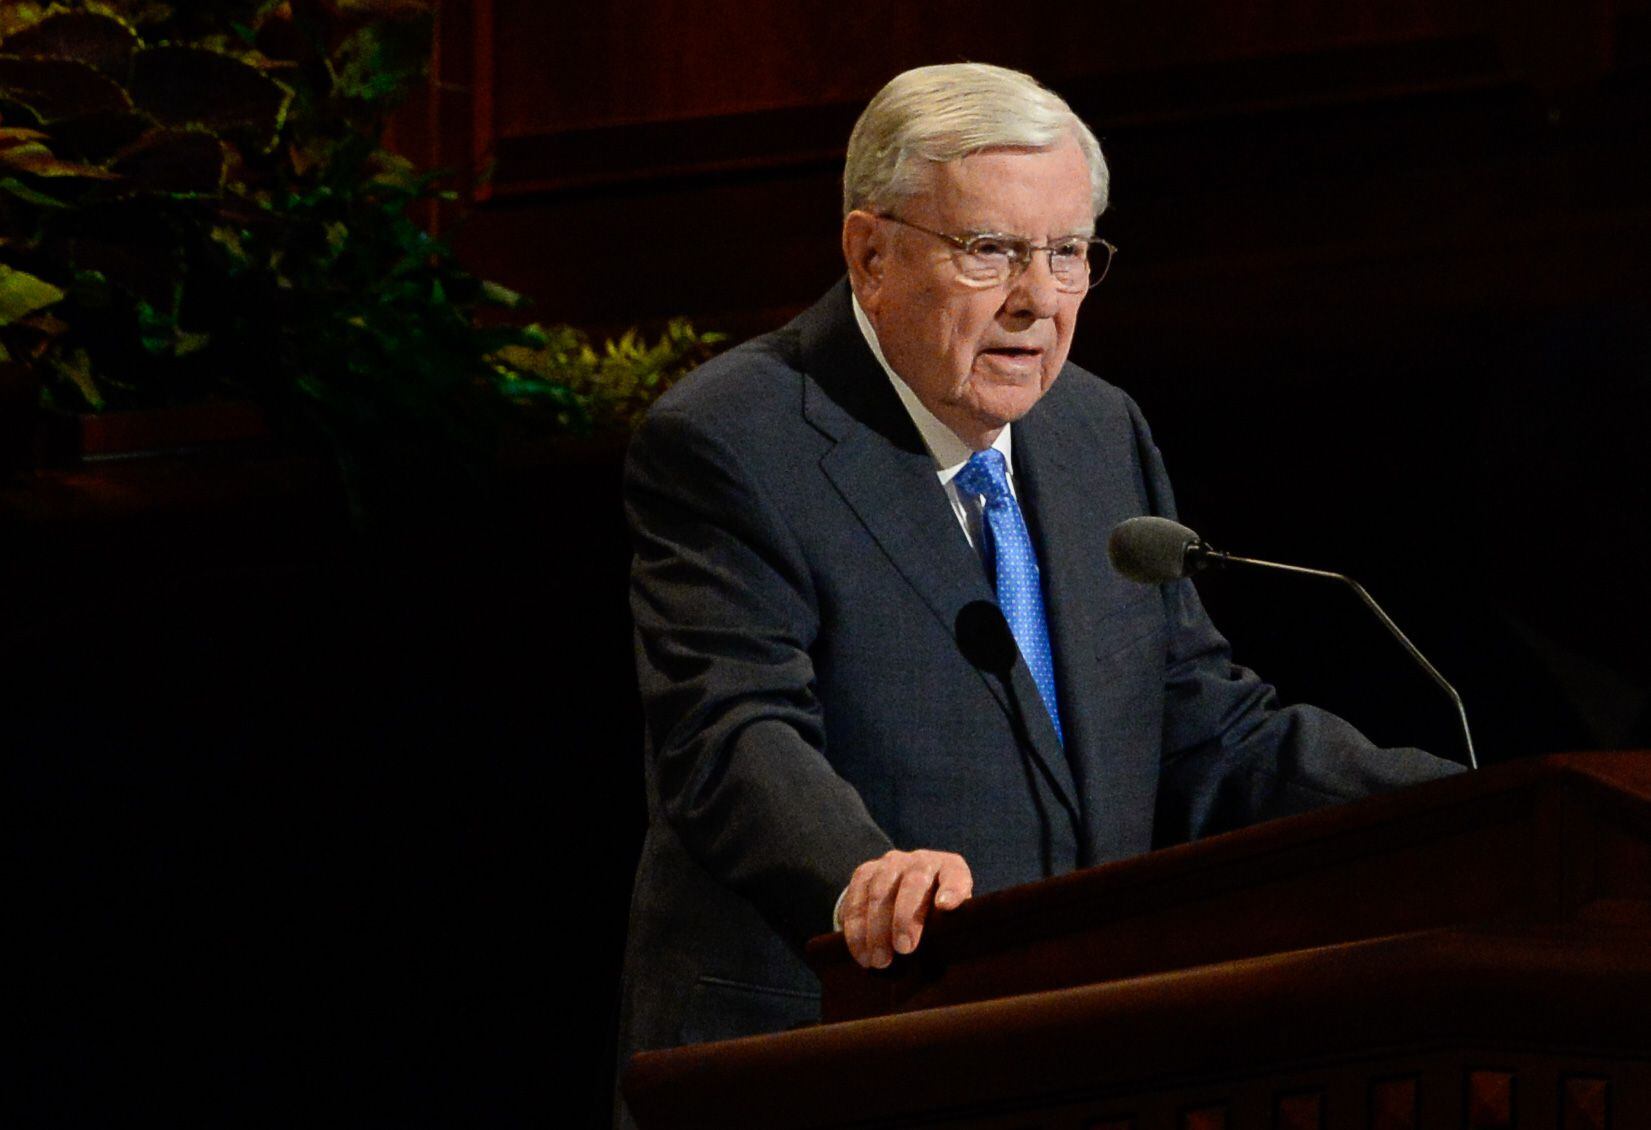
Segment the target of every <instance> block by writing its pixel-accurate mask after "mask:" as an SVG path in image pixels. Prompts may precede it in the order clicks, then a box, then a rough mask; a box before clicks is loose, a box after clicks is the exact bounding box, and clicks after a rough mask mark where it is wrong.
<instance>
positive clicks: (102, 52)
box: [3, 12, 138, 80]
mask: <svg viewBox="0 0 1651 1130" xmlns="http://www.w3.org/2000/svg"><path fill="white" fill-rule="evenodd" d="M137 42H138V34H137V32H135V31H133V30H132V29H131V27H129V26H128V25H127V24H126V23H124V22H123V21H121V20H119V19H116V18H115V17H114V16H110V15H104V14H102V13H98V12H53V13H51V14H50V15H48V16H47V17H46V18H45V19H43V20H41V21H40V22H39V23H37V24H34V25H33V26H31V27H26V28H23V29H21V30H20V31H14V32H12V33H11V34H10V35H8V36H7V37H6V39H5V43H4V45H3V47H4V50H5V52H6V54H8V55H26V56H32V57H35V58H58V59H79V60H80V61H81V62H83V63H89V64H91V65H92V66H94V67H96V68H97V69H98V70H100V71H102V72H103V73H104V74H106V75H109V76H111V77H113V78H115V79H117V80H120V79H124V78H125V77H126V75H127V72H128V70H129V69H130V67H131V64H132V50H133V48H135V47H136V46H137Z"/></svg>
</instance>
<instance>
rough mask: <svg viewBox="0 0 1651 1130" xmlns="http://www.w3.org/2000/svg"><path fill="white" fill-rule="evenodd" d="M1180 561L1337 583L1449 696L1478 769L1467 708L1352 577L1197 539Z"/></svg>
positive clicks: (1195, 566)
mask: <svg viewBox="0 0 1651 1130" xmlns="http://www.w3.org/2000/svg"><path fill="white" fill-rule="evenodd" d="M1184 560H1185V565H1186V572H1193V571H1195V570H1198V569H1210V568H1225V567H1226V566H1229V565H1244V566H1249V567H1251V568H1259V569H1277V570H1280V571H1282V572H1285V573H1297V574H1300V575H1301V576H1304V577H1323V578H1325V579H1326V580H1331V581H1340V582H1341V583H1342V584H1344V585H1346V586H1347V587H1348V588H1350V589H1352V590H1353V591H1354V592H1355V593H1357V594H1358V598H1359V599H1360V600H1362V601H1364V603H1365V606H1366V607H1367V608H1369V609H1370V611H1372V612H1374V613H1375V614H1376V618H1377V619H1378V620H1380V621H1381V622H1382V624H1383V625H1384V626H1385V627H1386V628H1387V630H1388V631H1389V632H1391V633H1393V638H1394V639H1396V640H1398V641H1399V643H1400V644H1401V645H1402V646H1403V647H1404V649H1405V650H1406V651H1407V652H1409V653H1410V657H1411V658H1412V659H1414V660H1415V661H1416V663H1417V664H1418V665H1419V666H1420V667H1421V668H1422V670H1423V671H1426V672H1427V674H1428V677H1429V678H1431V679H1432V680H1433V681H1434V682H1435V683H1438V684H1439V687H1440V688H1441V689H1442V690H1443V691H1444V692H1445V693H1446V694H1447V695H1449V696H1450V701H1451V702H1453V703H1455V704H1456V716H1457V718H1458V719H1460V721H1461V723H1462V741H1463V743H1464V744H1465V745H1466V746H1467V751H1468V767H1469V768H1470V769H1478V768H1479V758H1478V757H1477V756H1476V755H1475V754H1474V752H1473V734H1472V733H1471V732H1469V730H1468V712H1467V708H1466V707H1465V706H1463V705H1462V696H1461V695H1459V694H1457V693H1456V688H1455V687H1453V686H1451V685H1450V683H1449V682H1447V681H1446V680H1445V677H1444V676H1443V675H1441V674H1439V669H1438V668H1437V667H1435V666H1433V664H1431V663H1429V662H1428V661H1427V656H1425V655H1423V654H1422V653H1421V651H1420V650H1419V649H1418V648H1417V647H1416V645H1415V644H1413V643H1411V642H1410V637H1409V636H1407V635H1405V634H1404V633H1403V632H1402V631H1400V630H1399V625H1397V624H1395V623H1394V622H1393V618H1392V617H1391V616H1389V615H1388V614H1387V613H1386V612H1384V611H1382V606H1381V605H1379V604H1377V603H1376V598H1375V597H1373V596H1371V595H1370V594H1369V593H1368V592H1366V591H1365V587H1364V586H1363V585H1361V584H1359V582H1357V581H1355V580H1354V579H1353V578H1352V577H1349V576H1348V575H1347V574H1345V573H1332V572H1330V571H1329V570H1327V569H1308V568H1304V567H1303V566H1300V565H1284V564H1282V563H1280V562H1277V561H1261V560H1258V559H1256V558H1254V557H1238V556H1235V555H1234V554H1231V553H1223V552H1221V551H1220V550H1219V549H1215V548H1213V547H1211V546H1209V545H1206V544H1205V543H1204V542H1203V541H1202V540H1201V539H1199V540H1194V541H1192V542H1191V543H1190V544H1188V546H1187V551H1186V557H1185V559H1184Z"/></svg>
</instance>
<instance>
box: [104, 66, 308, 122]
mask: <svg viewBox="0 0 1651 1130" xmlns="http://www.w3.org/2000/svg"><path fill="white" fill-rule="evenodd" d="M291 98H292V92H291V91H289V90H288V89H287V88H286V87H284V86H282V85H281V84H280V83H278V82H276V81H275V80H274V79H272V78H269V77H268V76H266V75H265V74H264V73H263V72H262V71H260V70H259V69H258V68H257V67H254V66H252V65H251V64H250V63H245V62H243V61H241V60H240V59H236V58H233V57H232V56H229V55H220V54H219V53H218V52H216V51H205V50H202V49H200V48H197V47H173V46H165V47H150V48H147V49H145V50H142V51H139V52H138V53H137V54H136V55H135V56H133V58H132V100H133V102H134V103H136V104H137V106H138V107H139V108H141V109H142V110H144V111H145V112H146V113H149V114H153V115H154V116H155V118H156V119H157V120H159V121H160V122H162V123H163V124H166V125H174V126H181V125H204V126H217V127H224V126H249V127H251V128H252V129H253V130H254V131H256V132H257V134H258V135H259V136H260V137H263V138H265V139H273V138H274V137H275V135H276V133H277V131H279V129H280V128H281V123H282V121H283V120H284V119H285V116H286V111H287V104H288V102H289V101H290V100H291Z"/></svg>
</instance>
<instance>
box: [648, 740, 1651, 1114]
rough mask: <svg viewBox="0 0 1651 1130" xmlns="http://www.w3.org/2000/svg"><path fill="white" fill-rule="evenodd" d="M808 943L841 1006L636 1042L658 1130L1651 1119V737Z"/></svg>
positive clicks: (832, 1001)
mask: <svg viewBox="0 0 1651 1130" xmlns="http://www.w3.org/2000/svg"><path fill="white" fill-rule="evenodd" d="M809 957H810V961H811V962H812V963H813V964H814V966H815V968H816V970H817V971H818V972H819V974H820V977H821V981H822V983H823V985H824V1002H823V1010H824V1015H825V1019H826V1023H824V1024H821V1025H819V1026H817V1027H812V1028H807V1029H801V1030H798V1031H794V1032H787V1033H783V1034H780V1035H775V1036H765V1037H756V1038H752V1039H745V1040H731V1041H728V1042H725V1043H720V1044H706V1045H700V1046H697V1047H689V1048H678V1049H674V1050H671V1051H664V1052H652V1053H644V1054H642V1055H639V1056H637V1057H636V1058H635V1060H634V1061H633V1062H632V1066H631V1068H630V1070H629V1072H628V1073H627V1076H626V1080H625V1092H626V1095H627V1098H628V1099H629V1101H630V1104H631V1109H632V1111H633V1113H634V1114H635V1116H636V1118H637V1121H638V1123H639V1124H640V1125H641V1126H642V1127H643V1128H644V1130H664V1128H667V1127H719V1128H733V1127H752V1128H756V1127H762V1128H765V1130H766V1128H773V1127H849V1126H853V1127H873V1126H876V1127H897V1126H898V1127H907V1126H910V1127H916V1126H922V1127H991V1128H1001V1130H1034V1128H1046V1130H1252V1128H1253V1130H1353V1128H1357V1130H1402V1128H1414V1127H1424V1128H1427V1130H1447V1128H1448V1130H1550V1128H1551V1130H1604V1128H1607V1127H1610V1128H1612V1130H1651V754H1647V753H1614V754H1576V755H1569V756H1562V757H1549V758H1543V759H1540V760H1535V761H1527V762H1520V763H1515V764H1511V765H1506V766H1502V767H1499V768H1497V769H1494V770H1489V771H1486V772H1483V773H1479V774H1473V775H1464V776H1461V777H1456V778H1452V779H1450V780H1446V781H1438V782H1434V783H1432V784H1428V785H1423V786H1418V787H1416V788H1413V789H1408V790H1406V791H1404V792H1402V793H1396V794H1393V795H1391V796H1385V797H1377V798H1373V799H1371V800H1367V801H1362V802H1359V803H1356V804H1350V805H1345V806H1342V807H1338V808H1331V809H1324V810H1321V811H1318V812H1314V813H1309V814H1307V815H1305V816H1300V817H1294V818H1291V819H1289V820H1281V821H1276V822H1274V823H1271V824H1265V825H1261V826H1258V827H1255V828H1250V829H1246V830H1244V831H1242V832H1236V833H1233V834H1230V835H1226V836H1220V837H1216V838H1213V839H1210V840H1206V841H1203V842H1201V843H1197V844H1189V845H1185V846H1182V847H1177V848H1171V849H1168V850H1165V851H1160V852H1154V853H1153V854H1151V855H1147V856H1142V857H1140V858H1138V859H1133V860H1128V861H1125V862H1122V863H1117V864H1111V865H1108V866H1105V867H1098V868H1094V869H1092V870H1089V871H1083V872H1077V873H1074V874H1072V875H1067V876H1062V877H1060V878H1057V879H1052V880H1049V881H1047V882H1043V883H1037V884H1033V885H1030V886H1026V887H1019V888H1015V889H1013V890H1007V891H1001V892H998V893H996V894H991V895H984V896H982V897H980V898H977V899H974V900H972V901H970V902H969V903H966V904H965V905H964V906H962V907H961V908H959V909H958V910H957V911H954V912H952V913H951V914H949V915H947V916H945V917H944V918H941V919H939V920H937V921H936V922H934V923H933V924H932V925H931V927H930V929H929V931H928V933H927V935H926V936H925V938H924V941H923V945H922V947H921V949H920V950H919V952H918V953H917V954H916V955H913V956H912V957H910V958H906V959H899V960H897V962H896V964H895V965H894V966H893V967H892V968H891V969H889V970H886V971H883V972H867V971H864V970H861V969H859V967H857V966H855V965H854V963H853V962H852V961H851V960H850V959H849V957H848V953H847V949H846V947H845V946H844V944H843V941H842V938H841V937H840V936H833V937H829V938H817V939H815V940H814V942H812V943H811V944H810V947H809Z"/></svg>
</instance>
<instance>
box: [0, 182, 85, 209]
mask: <svg viewBox="0 0 1651 1130" xmlns="http://www.w3.org/2000/svg"><path fill="white" fill-rule="evenodd" d="M0 192H7V193H10V194H11V195H12V196H15V197H17V198H18V199H19V200H26V201H28V202H29V203H30V204H37V205H39V206H40V207H42V208H67V207H69V205H67V204H65V203H64V202H63V201H61V200H59V199H58V198H57V197H55V196H47V195H46V194H45V193H44V192H37V191H35V190H34V189H32V188H30V187H29V186H28V185H26V184H24V183H23V182H22V181H20V180H18V179H17V178H16V177H0Z"/></svg>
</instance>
